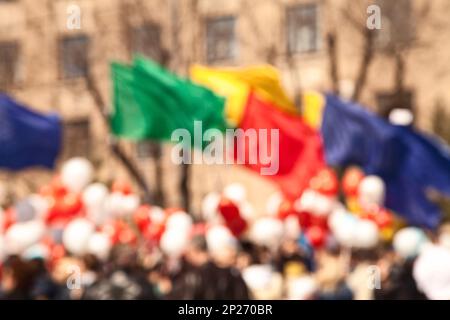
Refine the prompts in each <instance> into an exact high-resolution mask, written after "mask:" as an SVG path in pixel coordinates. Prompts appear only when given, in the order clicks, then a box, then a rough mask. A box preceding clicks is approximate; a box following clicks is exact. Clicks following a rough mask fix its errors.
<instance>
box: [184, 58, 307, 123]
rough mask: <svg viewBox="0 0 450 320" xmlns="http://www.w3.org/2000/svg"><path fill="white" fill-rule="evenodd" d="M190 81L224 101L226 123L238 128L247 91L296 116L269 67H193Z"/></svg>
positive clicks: (276, 74)
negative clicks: (202, 86)
mask: <svg viewBox="0 0 450 320" xmlns="http://www.w3.org/2000/svg"><path fill="white" fill-rule="evenodd" d="M191 77H192V79H193V80H194V81H195V82H197V83H199V84H202V85H205V86H206V87H208V88H210V89H211V90H213V91H214V92H216V93H217V94H219V95H222V96H224V97H226V98H227V103H226V116H227V119H228V120H229V121H230V123H232V124H234V125H236V126H239V123H240V121H241V119H242V117H243V114H244V111H245V106H246V103H247V99H248V96H249V93H250V91H253V92H254V94H255V95H256V96H257V97H258V99H261V100H263V101H265V102H269V103H272V104H273V105H276V107H278V108H279V109H281V110H283V111H285V112H288V113H292V114H296V113H299V110H297V108H296V106H295V104H294V103H293V102H292V100H291V99H290V98H289V97H288V96H287V95H286V93H285V91H284V90H283V88H282V85H281V80H280V77H279V74H278V71H277V70H276V69H275V68H273V67H272V66H269V65H261V66H253V67H247V68H235V69H232V68H208V67H203V66H199V65H194V66H193V67H192V68H191Z"/></svg>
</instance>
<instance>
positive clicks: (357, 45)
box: [0, 0, 450, 210]
mask: <svg viewBox="0 0 450 320" xmlns="http://www.w3.org/2000/svg"><path fill="white" fill-rule="evenodd" d="M388 2H389V1H386V0H384V1H382V0H378V1H366V0H358V1H354V0H350V1H349V0H167V1H164V0H95V1H94V0H77V1H66V0H0V88H1V90H4V91H6V92H8V93H10V94H12V95H13V96H15V97H16V98H17V99H19V100H20V101H23V102H24V103H26V104H28V105H30V106H33V107H35V108H38V109H40V110H42V111H57V112H59V113H60V114H61V115H62V117H63V119H64V129H65V130H64V151H63V154H62V156H61V160H63V159H66V158H68V157H71V156H86V157H88V158H90V159H91V160H93V162H94V163H95V164H96V165H97V167H98V168H99V172H98V173H97V175H98V177H97V178H98V179H99V180H101V181H105V182H106V181H109V180H110V179H112V177H113V175H126V171H125V170H124V169H123V167H122V166H121V165H120V163H119V162H117V161H115V160H114V159H113V157H111V153H110V152H109V149H108V144H107V141H108V139H109V138H108V130H107V127H106V125H105V123H104V121H103V120H102V116H101V113H100V111H99V110H101V109H103V110H107V108H108V105H109V103H110V102H111V94H110V81H109V62H110V61H113V60H119V61H129V60H130V59H131V57H132V55H133V54H134V53H141V54H144V55H147V56H149V57H151V58H153V59H155V60H157V61H159V62H160V63H161V64H164V65H165V66H167V67H168V68H170V69H171V70H173V71H176V72H177V73H179V74H182V75H186V74H187V73H188V70H189V66H190V65H191V64H192V63H202V64H208V65H214V66H245V65H251V64H258V63H270V64H273V65H275V66H276V67H277V68H278V69H279V70H280V73H281V75H282V79H283V82H284V85H285V87H286V89H287V91H288V93H289V94H290V95H291V97H292V98H293V99H296V100H297V101H299V100H298V96H299V94H300V93H301V91H302V90H305V89H315V90H323V91H327V90H332V89H333V88H334V89H336V88H338V89H339V90H340V92H341V94H342V95H345V96H349V97H350V96H351V95H352V94H353V93H354V92H355V89H356V88H357V87H358V86H357V85H358V83H359V82H358V81H359V80H360V79H361V73H362V72H361V70H362V69H364V67H363V66H364V62H365V61H366V62H367V61H369V63H367V65H368V67H367V68H366V72H365V73H366V76H365V77H364V78H365V81H364V83H365V85H364V86H363V88H362V90H361V93H360V99H359V100H360V101H361V102H362V103H364V104H366V105H367V106H369V107H370V108H372V109H373V110H374V111H377V112H379V113H380V114H382V115H386V114H388V112H389V110H390V109H392V108H394V107H405V108H411V109H413V111H414V113H415V118H416V124H417V125H418V126H419V127H421V128H422V129H424V130H431V128H432V122H431V121H432V115H433V112H434V110H435V108H436V106H437V105H442V106H445V107H447V110H448V111H450V90H449V88H450V64H449V63H448V57H450V43H449V42H448V41H447V40H448V39H450V20H449V19H448V18H447V15H448V14H450V2H449V1H448V0H433V1H427V0H399V1H395V2H396V3H397V6H396V7H395V8H392V7H389V5H388V4H387V3H388ZM430 2H431V5H429V3H430ZM373 3H377V4H378V5H379V7H380V8H381V17H382V28H381V30H378V31H376V30H375V31H373V33H374V34H375V35H373V39H374V40H373V41H371V42H370V45H371V47H370V50H367V46H368V41H367V39H368V38H367V35H368V33H367V32H368V31H367V27H366V21H367V18H368V17H369V15H370V13H368V12H367V8H368V6H369V5H371V4H373ZM391 3H392V1H391ZM78 14H79V16H78ZM78 18H79V19H78ZM77 19H78V20H77ZM78 23H79V24H78ZM330 39H332V40H333V42H334V44H335V45H334V46H333V47H334V48H335V49H334V51H333V52H334V54H330V52H331V51H330ZM87 76H89V77H90V79H92V80H93V81H94V83H95V84H96V87H97V88H98V92H99V94H100V96H101V97H102V99H103V101H104V105H101V106H99V105H98V103H96V101H95V99H93V95H92V92H91V90H89V88H88V86H87V85H86V77H87ZM399 86H401V90H402V91H401V92H402V97H404V99H402V100H401V101H402V102H401V105H399V102H398V101H399V100H395V99H394V98H393V97H395V93H396V92H397V93H398V90H399ZM123 147H124V148H126V150H127V152H128V153H129V154H130V155H131V156H132V157H133V158H134V160H135V162H136V163H137V164H138V166H139V167H140V169H141V170H142V172H143V174H144V175H145V176H146V179H147V180H148V182H149V184H150V185H154V176H155V171H156V170H162V171H163V172H164V190H165V191H166V192H165V193H166V194H167V196H166V200H167V204H168V205H177V204H179V201H180V196H179V195H178V194H177V192H175V191H174V190H177V188H178V187H177V186H178V183H179V172H178V168H177V167H176V166H175V165H173V164H172V163H171V161H170V146H164V148H163V152H162V153H163V155H162V157H163V160H162V162H161V163H162V164H163V167H162V168H158V167H157V166H155V163H154V160H153V157H152V156H151V155H152V152H153V151H152V150H153V149H152V146H151V145H150V144H149V143H140V144H132V143H127V142H123ZM2 176H3V179H13V180H11V181H16V185H17V186H20V188H19V189H24V188H25V189H26V188H32V186H31V187H30V186H28V185H27V183H25V182H23V181H28V182H30V181H36V180H35V178H34V177H35V176H36V177H37V176H39V177H42V179H44V180H45V179H48V177H49V174H48V173H43V172H42V171H36V170H30V172H25V173H22V174H21V175H20V176H19V175H12V174H11V173H2ZM191 176H192V179H191V186H192V190H193V204H194V208H197V209H198V208H199V205H200V199H201V197H202V196H203V195H204V194H205V193H206V192H208V191H209V190H213V189H218V188H220V187H221V186H223V185H224V184H226V183H227V182H228V181H236V180H237V181H241V182H243V183H244V184H246V185H247V186H248V189H249V198H250V199H251V200H254V201H253V202H256V203H260V202H261V201H258V200H262V199H265V198H267V196H268V195H269V194H270V193H271V192H273V191H274V190H275V189H274V186H272V185H271V184H270V183H268V182H266V181H261V180H260V179H259V178H257V177H255V176H254V175H253V174H252V173H249V172H247V171H246V170H245V169H241V168H238V167H225V168H223V167H220V168H219V167H204V166H193V167H192V175H191ZM24 177H26V178H25V180H24ZM39 179H41V178H39ZM39 179H38V180H39ZM39 181H40V180H39ZM23 184H25V186H23ZM28 184H30V183H28ZM31 185H32V183H31ZM257 209H258V210H263V204H261V206H260V207H258V208H257Z"/></svg>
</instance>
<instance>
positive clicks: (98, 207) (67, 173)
mask: <svg viewBox="0 0 450 320" xmlns="http://www.w3.org/2000/svg"><path fill="white" fill-rule="evenodd" d="M93 176H94V168H93V166H92V164H91V163H90V162H89V161H88V160H87V159H84V158H73V159H70V160H68V161H67V162H65V163H64V164H63V166H62V168H61V170H60V172H59V174H58V175H56V176H55V177H54V178H53V179H52V181H51V182H50V183H49V184H48V185H46V186H43V187H42V188H41V189H40V190H39V192H38V193H36V194H32V195H30V196H28V197H27V198H25V199H22V200H20V201H19V202H17V203H16V204H15V205H14V206H12V207H10V208H8V209H7V210H5V211H4V212H0V258H2V257H4V256H6V255H10V254H18V255H22V256H24V257H28V258H30V257H37V256H39V257H42V258H45V259H48V260H49V261H50V262H52V261H54V260H55V259H58V258H60V257H62V256H64V255H65V254H67V253H70V254H72V255H84V254H88V253H89V254H94V255H96V256H97V257H98V258H99V259H106V258H107V257H108V255H109V251H110V249H111V247H112V246H113V245H115V244H117V243H128V244H133V243H135V242H136V240H137V237H138V236H139V234H138V233H137V232H136V231H135V228H136V227H135V225H134V224H133V223H130V221H131V222H133V220H134V221H136V222H138V223H136V226H137V227H138V228H139V229H140V230H141V231H142V232H143V233H142V234H144V235H145V236H147V237H148V238H151V239H159V237H160V236H161V233H162V231H161V230H160V228H159V227H157V226H158V225H159V222H157V221H160V219H159V218H158V216H159V214H158V212H159V211H158V208H150V207H149V208H148V213H149V215H148V217H147V218H148V220H149V223H148V224H144V223H143V222H142V221H141V220H139V219H141V218H142V215H143V212H144V211H146V209H147V208H146V207H140V200H139V197H138V196H137V195H136V194H133V191H132V188H131V186H130V184H129V183H127V182H124V181H116V182H115V183H114V184H113V185H112V187H111V188H108V187H107V186H106V185H104V184H102V183H92V182H93ZM159 210H160V211H162V209H159ZM162 214H163V215H164V213H162ZM158 219H159V220H158ZM150 221H153V222H154V223H150ZM158 230H159V231H158Z"/></svg>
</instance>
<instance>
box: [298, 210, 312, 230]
mask: <svg viewBox="0 0 450 320" xmlns="http://www.w3.org/2000/svg"><path fill="white" fill-rule="evenodd" d="M311 219H312V215H311V214H310V213H308V212H300V213H299V214H298V220H299V223H300V226H301V227H302V229H308V228H309V227H310V226H311V223H312V221H311Z"/></svg>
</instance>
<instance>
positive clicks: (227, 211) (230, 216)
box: [219, 198, 241, 222]
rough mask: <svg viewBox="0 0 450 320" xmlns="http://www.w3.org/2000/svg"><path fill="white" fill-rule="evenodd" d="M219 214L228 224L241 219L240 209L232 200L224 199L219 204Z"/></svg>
mask: <svg viewBox="0 0 450 320" xmlns="http://www.w3.org/2000/svg"><path fill="white" fill-rule="evenodd" d="M219 212H220V214H221V215H222V217H223V218H224V219H225V221H226V222H229V221H233V220H234V219H240V218H241V215H240V213H239V208H238V207H237V206H236V205H235V204H234V203H233V202H232V201H230V200H228V199H226V198H222V199H221V200H220V203H219Z"/></svg>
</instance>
